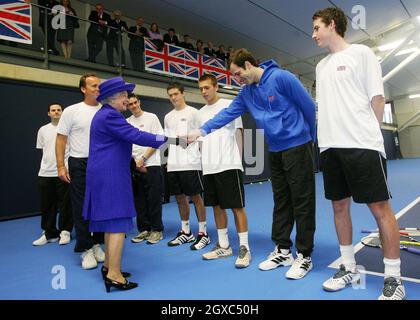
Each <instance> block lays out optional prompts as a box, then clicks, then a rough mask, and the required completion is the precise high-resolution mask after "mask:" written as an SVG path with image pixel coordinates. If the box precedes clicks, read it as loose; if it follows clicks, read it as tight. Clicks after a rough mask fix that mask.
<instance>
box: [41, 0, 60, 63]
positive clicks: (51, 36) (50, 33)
mask: <svg viewBox="0 0 420 320" xmlns="http://www.w3.org/2000/svg"><path fill="white" fill-rule="evenodd" d="M38 4H39V5H40V6H43V7H45V8H38V10H39V20H38V24H39V26H40V27H41V29H42V32H43V33H44V35H45V32H47V46H48V48H46V49H48V52H49V53H54V54H55V55H58V54H59V52H58V50H57V49H56V48H55V29H54V28H53V27H52V26H51V21H52V19H53V15H52V13H51V9H52V8H53V7H54V6H56V5H58V2H57V1H55V0H38ZM45 16H47V30H45ZM41 50H42V51H44V45H42V48H41Z"/></svg>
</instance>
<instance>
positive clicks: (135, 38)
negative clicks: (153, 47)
mask: <svg viewBox="0 0 420 320" xmlns="http://www.w3.org/2000/svg"><path fill="white" fill-rule="evenodd" d="M143 23H144V19H143V18H142V17H138V18H137V20H136V25H135V26H134V27H130V29H128V31H129V34H128V37H129V38H130V44H129V46H128V50H129V51H130V57H131V63H132V64H133V69H134V70H137V71H143V70H144V57H143V53H144V37H149V32H148V31H147V29H146V28H145V27H143Z"/></svg>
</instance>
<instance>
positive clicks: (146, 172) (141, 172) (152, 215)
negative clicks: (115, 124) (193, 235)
mask: <svg viewBox="0 0 420 320" xmlns="http://www.w3.org/2000/svg"><path fill="white" fill-rule="evenodd" d="M128 110H130V112H131V113H132V116H131V117H129V118H128V119H127V122H128V123H129V124H131V125H132V126H134V127H136V128H138V129H140V130H141V131H144V132H148V133H153V134H161V135H162V134H163V128H162V125H161V124H160V121H159V119H158V117H157V116H156V115H155V114H153V113H150V112H146V111H143V110H142V108H141V102H140V99H139V98H138V97H137V96H136V95H135V94H134V93H131V94H129V96H128ZM132 156H133V159H134V161H135V169H134V170H133V171H134V172H133V189H134V190H133V191H134V198H135V200H136V201H135V203H136V211H137V229H138V231H139V234H138V235H137V236H135V237H133V238H132V239H131V242H134V243H139V242H142V241H144V240H146V241H147V243H149V244H155V243H158V242H159V241H160V240H162V239H163V222H162V192H163V185H162V184H163V176H162V168H161V166H160V164H161V161H160V150H156V149H154V148H151V147H143V146H138V145H135V144H134V145H133V153H132Z"/></svg>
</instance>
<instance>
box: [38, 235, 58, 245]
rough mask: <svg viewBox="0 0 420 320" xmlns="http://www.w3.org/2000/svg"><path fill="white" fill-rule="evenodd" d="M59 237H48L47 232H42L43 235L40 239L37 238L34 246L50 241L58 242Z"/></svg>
mask: <svg viewBox="0 0 420 320" xmlns="http://www.w3.org/2000/svg"><path fill="white" fill-rule="evenodd" d="M57 241H58V238H51V239H47V237H46V236H45V232H43V233H42V236H41V237H40V238H39V239H36V240H35V241H34V242H32V244H33V245H34V246H43V245H44V244H47V243H48V242H57Z"/></svg>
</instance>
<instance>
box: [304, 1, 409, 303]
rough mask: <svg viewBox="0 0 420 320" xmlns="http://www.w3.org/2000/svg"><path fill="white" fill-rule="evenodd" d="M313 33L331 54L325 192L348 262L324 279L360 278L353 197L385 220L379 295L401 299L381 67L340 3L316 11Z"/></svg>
mask: <svg viewBox="0 0 420 320" xmlns="http://www.w3.org/2000/svg"><path fill="white" fill-rule="evenodd" d="M312 20H313V36H312V37H313V39H314V40H315V41H316V43H317V45H318V46H319V47H321V48H328V50H329V52H330V54H329V55H328V56H327V57H325V58H324V59H323V60H321V61H320V62H319V63H318V65H317V67H316V80H317V81H316V84H317V86H316V92H317V94H316V99H317V101H318V128H319V129H318V130H319V131H318V143H319V147H320V149H321V156H320V161H321V166H322V171H323V177H324V189H325V197H326V198H327V199H329V200H331V202H332V207H333V210H334V222H335V227H336V231H337V236H338V241H339V244H340V252H341V259H342V264H341V266H340V270H339V271H338V272H337V273H336V274H335V275H334V276H333V277H331V278H330V279H328V280H327V281H326V282H324V284H323V288H324V290H327V291H338V290H341V289H344V288H345V287H346V286H348V285H350V284H352V283H356V282H358V281H360V273H359V271H358V270H357V266H356V260H355V255H354V248H353V238H352V222H351V215H350V205H351V198H353V200H354V201H355V202H357V203H365V204H366V205H367V206H368V207H369V209H370V211H371V212H372V214H373V216H374V218H375V220H376V223H377V224H378V227H379V233H380V236H381V241H382V247H383V251H384V259H383V262H384V265H385V272H384V274H385V282H384V287H383V291H382V294H381V295H380V297H379V299H380V300H402V299H404V298H405V289H404V285H403V284H402V281H401V270H400V265H401V260H400V248H399V238H400V237H399V230H398V229H399V227H398V224H397V221H396V219H395V216H394V213H393V211H392V208H391V206H390V203H389V199H390V198H391V194H390V191H389V186H388V182H387V172H386V160H385V159H386V154H385V148H384V140H383V137H382V133H381V122H382V119H383V112H384V107H385V98H384V87H383V81H382V70H381V66H380V64H379V62H378V60H377V58H376V56H375V54H374V53H373V51H372V50H371V49H370V48H369V47H367V46H365V45H361V44H349V43H347V42H346V40H345V39H344V35H345V32H346V29H347V16H346V15H345V13H344V12H343V11H342V10H341V9H339V8H335V7H331V8H326V9H322V10H319V11H317V12H316V13H315V14H314V15H313V18H312Z"/></svg>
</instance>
